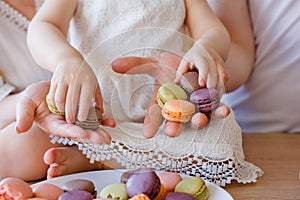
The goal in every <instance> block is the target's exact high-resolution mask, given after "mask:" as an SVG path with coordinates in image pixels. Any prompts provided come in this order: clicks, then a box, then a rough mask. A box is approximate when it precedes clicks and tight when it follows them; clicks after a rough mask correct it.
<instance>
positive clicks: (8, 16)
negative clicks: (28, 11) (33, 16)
mask: <svg viewBox="0 0 300 200" xmlns="http://www.w3.org/2000/svg"><path fill="white" fill-rule="evenodd" d="M0 16H2V17H3V18H4V19H5V20H6V21H7V22H10V23H12V24H14V25H15V26H16V27H17V28H19V29H20V30H23V31H25V32H26V31H27V29H28V25H29V22H30V21H29V20H28V19H27V18H26V17H25V16H24V15H22V14H21V13H19V12H18V11H17V10H15V9H14V8H12V7H11V6H10V5H8V4H7V3H5V2H4V1H0Z"/></svg>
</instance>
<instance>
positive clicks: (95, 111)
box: [74, 106, 102, 130]
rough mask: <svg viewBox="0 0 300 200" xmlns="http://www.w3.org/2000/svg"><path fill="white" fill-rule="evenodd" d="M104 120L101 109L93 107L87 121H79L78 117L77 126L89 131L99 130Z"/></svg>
mask: <svg viewBox="0 0 300 200" xmlns="http://www.w3.org/2000/svg"><path fill="white" fill-rule="evenodd" d="M101 119H102V112H101V111H100V109H99V108H97V107H94V106H91V107H90V109H89V113H88V116H87V118H86V120H85V121H79V120H78V118H77V115H76V120H75V123H74V124H75V125H77V126H80V127H82V128H83V129H87V130H96V129H98V128H99V125H100V123H101Z"/></svg>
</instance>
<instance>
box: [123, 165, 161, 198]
mask: <svg viewBox="0 0 300 200" xmlns="http://www.w3.org/2000/svg"><path fill="white" fill-rule="evenodd" d="M160 190H161V184H160V180H159V178H158V176H157V174H156V173H155V172H154V171H153V170H152V169H150V168H139V169H137V170H134V171H133V173H132V174H131V175H130V176H129V177H128V179H127V182H126V191H127V194H128V196H129V197H130V198H131V197H133V196H135V195H138V194H145V195H147V196H148V197H149V198H150V199H153V200H154V199H156V197H158V195H159V192H160Z"/></svg>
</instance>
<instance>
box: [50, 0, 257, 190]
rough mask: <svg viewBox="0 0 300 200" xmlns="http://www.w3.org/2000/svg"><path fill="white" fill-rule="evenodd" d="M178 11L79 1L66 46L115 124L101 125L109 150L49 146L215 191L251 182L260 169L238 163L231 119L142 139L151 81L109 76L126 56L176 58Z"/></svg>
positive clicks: (181, 15)
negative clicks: (79, 59)
mask: <svg viewBox="0 0 300 200" xmlns="http://www.w3.org/2000/svg"><path fill="white" fill-rule="evenodd" d="M185 12H186V11H185V5H184V1H183V0H176V1H174V0H152V1H146V0H130V1H119V0H109V1H97V0H89V1H83V0H82V1H79V5H78V9H77V12H76V17H75V19H74V20H73V21H72V23H71V29H70V40H71V42H72V44H73V45H74V46H75V47H76V48H78V49H79V50H80V51H81V52H82V53H83V54H84V55H85V57H86V59H87V61H88V62H89V63H90V65H91V66H92V67H93V69H94V71H95V73H96V74H97V76H98V78H99V82H100V85H101V90H102V94H103V98H104V101H105V102H104V104H105V114H107V115H110V116H112V117H114V118H115V119H116V121H117V127H116V128H107V127H103V128H105V129H106V130H107V131H108V132H109V133H110V134H111V135H112V138H113V141H112V143H111V144H110V145H101V146H99V145H94V144H82V143H80V142H75V141H73V140H70V139H67V138H59V137H54V136H53V138H52V142H59V143H65V144H77V145H78V147H79V149H80V150H82V152H83V153H84V154H86V156H87V157H88V158H89V159H90V160H91V162H95V161H103V162H106V161H107V160H110V159H111V158H114V159H116V160H117V161H118V162H119V163H120V164H121V165H123V166H124V167H126V168H128V169H131V168H137V167H152V168H154V169H157V170H167V171H176V172H180V173H186V174H191V175H198V176H201V177H203V178H204V179H206V180H209V181H212V182H215V183H217V184H219V185H225V184H228V183H230V182H231V180H237V181H239V182H243V183H247V182H253V181H256V178H257V177H258V176H260V175H262V171H261V170H260V169H259V168H258V167H256V166H254V165H252V164H251V163H248V162H246V161H244V153H243V149H242V137H241V130H240V127H239V126H238V125H237V123H236V121H235V118H234V114H233V113H232V114H230V116H228V117H227V118H226V119H223V120H213V121H211V122H210V124H209V125H208V126H207V127H205V128H204V129H202V130H193V129H190V128H189V127H188V126H186V127H185V128H184V130H183V131H182V133H181V134H180V136H179V137H177V138H169V137H168V136H166V135H165V134H164V133H163V130H164V124H162V126H161V129H160V131H159V132H158V133H157V135H156V136H155V137H153V138H151V139H145V138H144V137H143V136H142V133H141V130H142V125H143V119H144V116H145V112H146V108H147V105H148V103H149V99H150V98H151V95H152V90H153V82H154V80H153V78H151V77H149V76H147V75H120V74H116V73H114V72H113V71H112V69H111V67H110V63H111V62H112V61H113V60H114V59H116V58H118V57H122V56H128V55H136V56H147V55H150V54H153V53H158V52H162V51H167V52H172V53H176V54H180V55H183V52H184V46H185V45H184V44H185V43H186V42H187V41H186V40H188V39H189V38H187V37H186V36H185V35H184V30H185V27H184V20H185ZM111 167H113V166H111Z"/></svg>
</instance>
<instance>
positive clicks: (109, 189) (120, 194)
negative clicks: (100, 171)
mask: <svg viewBox="0 0 300 200" xmlns="http://www.w3.org/2000/svg"><path fill="white" fill-rule="evenodd" d="M100 197H101V198H111V199H119V200H127V199H128V195H127V192H126V185H125V183H115V184H109V185H107V186H105V187H104V188H103V189H102V190H101V192H100Z"/></svg>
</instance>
